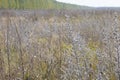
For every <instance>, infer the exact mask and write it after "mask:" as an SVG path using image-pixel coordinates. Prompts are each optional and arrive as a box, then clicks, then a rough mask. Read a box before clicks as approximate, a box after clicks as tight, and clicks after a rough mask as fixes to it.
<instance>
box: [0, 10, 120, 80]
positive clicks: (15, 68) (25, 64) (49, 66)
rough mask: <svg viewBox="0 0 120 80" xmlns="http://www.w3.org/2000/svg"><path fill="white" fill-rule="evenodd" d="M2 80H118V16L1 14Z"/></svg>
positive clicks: (101, 13) (102, 13) (100, 13)
mask: <svg viewBox="0 0 120 80" xmlns="http://www.w3.org/2000/svg"><path fill="white" fill-rule="evenodd" d="M0 80H120V11H119V10H114V9H93V10H41V11H40V10H39V11H37V10H34V11H32V10H28V11H27V10H26V11H25V10H0Z"/></svg>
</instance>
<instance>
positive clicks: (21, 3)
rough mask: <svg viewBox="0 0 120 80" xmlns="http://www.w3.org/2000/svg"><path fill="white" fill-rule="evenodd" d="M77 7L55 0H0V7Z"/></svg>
mask: <svg viewBox="0 0 120 80" xmlns="http://www.w3.org/2000/svg"><path fill="white" fill-rule="evenodd" d="M73 8H76V9H79V8H81V7H80V6H78V5H72V4H66V3H60V2H57V1H56V0H0V9H73Z"/></svg>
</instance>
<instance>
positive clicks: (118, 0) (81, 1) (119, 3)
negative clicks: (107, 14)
mask: <svg viewBox="0 0 120 80" xmlns="http://www.w3.org/2000/svg"><path fill="white" fill-rule="evenodd" d="M56 1H59V2H64V3H71V4H77V5H83V6H90V7H120V0H56Z"/></svg>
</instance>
